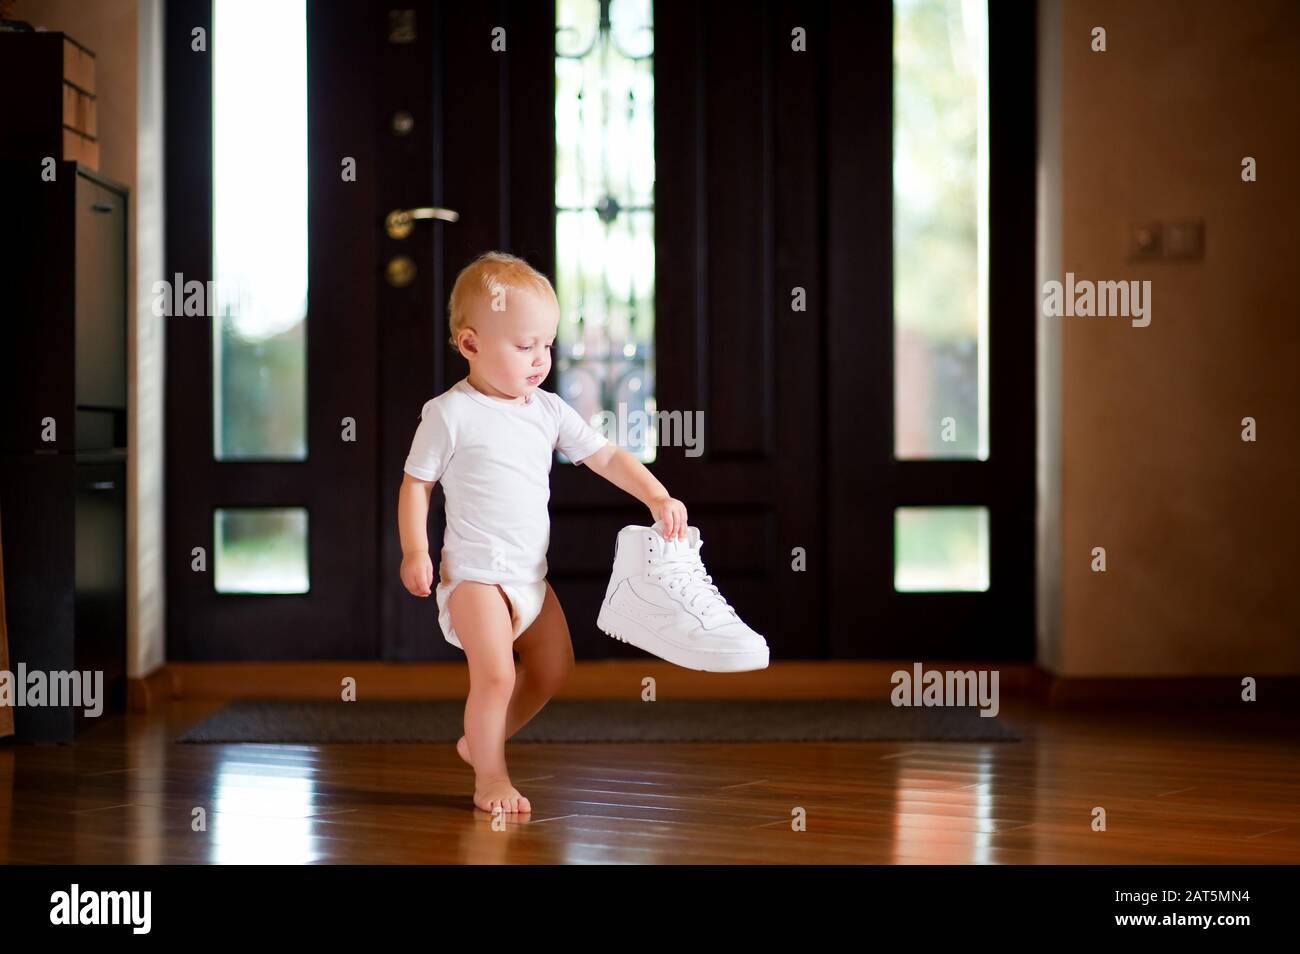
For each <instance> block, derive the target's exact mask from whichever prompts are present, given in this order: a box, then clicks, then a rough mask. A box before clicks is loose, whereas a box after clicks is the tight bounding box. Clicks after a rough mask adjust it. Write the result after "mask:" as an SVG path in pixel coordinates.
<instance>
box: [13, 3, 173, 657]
mask: <svg viewBox="0 0 1300 954" xmlns="http://www.w3.org/2000/svg"><path fill="white" fill-rule="evenodd" d="M161 11H162V3H161V0H94V2H87V0H19V3H18V5H17V8H16V11H15V15H16V16H17V18H18V19H20V20H26V21H27V22H29V23H31V24H32V25H34V26H37V27H45V28H46V29H49V30H58V31H62V32H64V33H67V34H69V35H70V36H72V37H73V38H74V39H76V40H77V41H78V42H79V43H82V44H84V45H85V46H87V47H89V48H90V49H91V50H93V51H94V52H95V93H96V97H97V98H96V107H97V110H98V132H99V171H100V173H101V174H103V175H104V176H106V177H108V178H110V179H115V180H116V181H118V182H121V183H122V184H124V185H126V186H129V187H130V189H131V198H130V202H129V205H128V212H127V215H128V221H129V222H130V229H129V232H128V234H129V238H128V243H129V244H128V249H127V294H128V296H129V299H128V300H129V301H130V302H131V303H132V304H131V306H130V310H129V312H128V314H129V315H130V316H131V318H132V320H130V321H129V322H128V328H127V354H128V361H129V369H128V394H129V401H130V406H131V411H130V418H129V420H128V424H127V429H128V441H129V442H130V445H131V451H130V457H129V460H128V463H127V672H128V674H129V675H130V676H133V677H135V676H142V675H147V674H148V673H149V672H150V671H152V670H153V669H155V668H157V667H158V666H159V665H161V664H162V662H163V659H164V655H163V654H164V649H165V645H166V642H165V635H166V634H165V629H164V624H165V595H166V593H165V589H164V580H163V562H162V542H163V444H162V441H163V415H162V410H163V359H164V351H163V329H162V325H161V323H160V319H158V318H155V317H153V314H152V311H151V308H150V296H149V292H150V290H151V288H152V285H153V282H154V281H156V280H157V279H158V278H159V277H160V276H161V275H162V272H163V208H162V200H163V195H162V187H163V179H162V60H161V56H162V45H161V38H162V13H161Z"/></svg>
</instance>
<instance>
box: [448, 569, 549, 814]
mask: <svg viewBox="0 0 1300 954" xmlns="http://www.w3.org/2000/svg"><path fill="white" fill-rule="evenodd" d="M447 606H448V609H449V610H450V612H451V624H452V628H453V629H455V631H456V636H457V637H458V638H459V639H460V643H461V646H463V647H464V649H465V655H466V657H467V658H468V659H469V698H467V699H466V700H465V738H466V742H467V743H468V745H469V751H470V757H471V759H472V762H473V764H474V766H475V769H474V776H475V778H474V804H475V805H476V806H478V807H479V808H481V809H483V810H484V811H492V810H494V809H495V808H497V807H500V808H501V809H502V810H504V811H507V812H515V811H522V812H527V811H531V810H532V806H531V805H530V804H529V802H528V799H526V798H524V797H523V796H522V795H520V794H519V792H518V790H516V789H515V788H514V787H513V786H511V784H510V776H509V774H508V773H507V771H506V752H505V746H506V710H507V709H508V708H509V706H510V698H511V696H512V695H513V693H514V688H515V657H514V652H513V650H514V646H513V641H514V632H513V628H512V626H511V620H510V610H509V608H508V606H507V603H506V600H505V598H504V594H503V593H502V591H501V590H500V589H499V588H498V587H496V586H492V585H489V584H486V583H475V582H472V581H465V582H462V583H460V584H458V585H457V586H456V588H455V589H454V590H453V591H452V593H451V596H450V598H449V599H448V601H447Z"/></svg>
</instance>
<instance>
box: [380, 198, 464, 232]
mask: <svg viewBox="0 0 1300 954" xmlns="http://www.w3.org/2000/svg"><path fill="white" fill-rule="evenodd" d="M416 219H441V220H442V221H444V222H457V221H459V220H460V213H459V212H457V211H456V210H455V209H440V208H438V207H437V206H425V207H424V208H419V209H393V211H391V212H389V213H388V215H387V217H386V218H385V219H384V231H385V232H387V233H388V237H389V238H391V239H404V238H406V237H407V236H408V235H410V234H411V229H412V228H413V227H414V224H415V220H416Z"/></svg>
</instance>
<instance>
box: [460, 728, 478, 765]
mask: <svg viewBox="0 0 1300 954" xmlns="http://www.w3.org/2000/svg"><path fill="white" fill-rule="evenodd" d="M456 754H457V755H459V756H460V757H461V758H463V759H464V760H465V762H466V763H467V764H469V765H473V764H474V763H473V762H471V761H470V760H469V739H467V738H465V737H464V736H463V735H462V736H461V737H460V738H459V739H457V740H456Z"/></svg>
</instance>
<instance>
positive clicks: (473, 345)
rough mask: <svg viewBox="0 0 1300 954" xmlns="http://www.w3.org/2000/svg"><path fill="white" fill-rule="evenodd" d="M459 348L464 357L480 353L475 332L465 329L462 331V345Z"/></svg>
mask: <svg viewBox="0 0 1300 954" xmlns="http://www.w3.org/2000/svg"><path fill="white" fill-rule="evenodd" d="M458 350H459V351H460V353H461V355H462V356H463V357H468V355H467V354H466V352H468V353H469V354H478V342H477V341H475V340H474V332H472V331H469V330H465V331H462V332H461V333H460V345H459V348H458Z"/></svg>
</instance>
